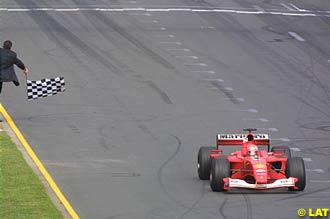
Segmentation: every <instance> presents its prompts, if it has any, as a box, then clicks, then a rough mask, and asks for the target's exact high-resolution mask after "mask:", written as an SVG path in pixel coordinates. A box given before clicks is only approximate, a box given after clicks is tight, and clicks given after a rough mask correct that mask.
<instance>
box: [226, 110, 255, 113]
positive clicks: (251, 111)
mask: <svg viewBox="0 0 330 219" xmlns="http://www.w3.org/2000/svg"><path fill="white" fill-rule="evenodd" d="M231 111H238V112H249V113H258V110H256V109H232V110H231Z"/></svg>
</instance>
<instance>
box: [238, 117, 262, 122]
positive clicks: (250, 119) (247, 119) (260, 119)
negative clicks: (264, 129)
mask: <svg viewBox="0 0 330 219" xmlns="http://www.w3.org/2000/svg"><path fill="white" fill-rule="evenodd" d="M243 120H244V121H260V122H268V119H266V118H257V119H254V118H243Z"/></svg>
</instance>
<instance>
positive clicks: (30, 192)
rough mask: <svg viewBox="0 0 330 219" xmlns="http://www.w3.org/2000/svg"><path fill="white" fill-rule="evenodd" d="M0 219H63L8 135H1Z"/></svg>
mask: <svg viewBox="0 0 330 219" xmlns="http://www.w3.org/2000/svg"><path fill="white" fill-rule="evenodd" d="M0 218H6V219H36V218H38V219H39V218H40V219H60V218H61V219H62V218H63V215H62V214H61V212H60V211H59V210H58V209H57V208H56V207H55V205H54V204H53V202H52V201H51V200H50V198H49V196H48V195H47V193H46V189H45V187H44V185H43V184H42V182H41V181H40V179H39V178H38V176H37V175H36V174H35V173H34V172H33V171H32V169H31V167H30V166H29V165H28V164H27V163H26V161H25V160H24V158H23V155H22V153H21V152H20V151H19V150H18V149H17V147H16V145H15V144H14V143H13V142H12V141H11V139H10V137H9V136H8V135H6V134H4V133H0Z"/></svg>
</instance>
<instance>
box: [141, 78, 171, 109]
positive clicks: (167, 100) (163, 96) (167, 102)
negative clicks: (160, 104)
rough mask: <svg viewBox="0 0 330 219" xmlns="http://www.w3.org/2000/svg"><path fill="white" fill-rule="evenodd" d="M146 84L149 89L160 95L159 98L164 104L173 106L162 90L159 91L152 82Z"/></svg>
mask: <svg viewBox="0 0 330 219" xmlns="http://www.w3.org/2000/svg"><path fill="white" fill-rule="evenodd" d="M146 83H147V84H148V85H149V87H151V88H152V89H153V90H154V91H156V92H157V93H158V94H159V95H160V97H161V98H162V100H163V101H164V102H165V103H166V104H173V102H172V101H171V99H170V98H169V97H168V95H167V94H166V93H165V92H164V91H163V90H161V89H160V88H159V87H158V86H157V85H156V84H155V83H154V82H153V81H146Z"/></svg>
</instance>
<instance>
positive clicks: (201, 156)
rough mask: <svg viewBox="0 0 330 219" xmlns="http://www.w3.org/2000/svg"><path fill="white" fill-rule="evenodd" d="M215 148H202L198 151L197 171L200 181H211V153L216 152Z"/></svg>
mask: <svg viewBox="0 0 330 219" xmlns="http://www.w3.org/2000/svg"><path fill="white" fill-rule="evenodd" d="M215 149H216V148H215V147H212V146H206V147H205V146H204V147H200V148H199V151H198V158H197V162H198V163H197V171H198V176H199V179H201V180H208V179H210V169H211V158H210V153H211V151H212V150H215Z"/></svg>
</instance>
